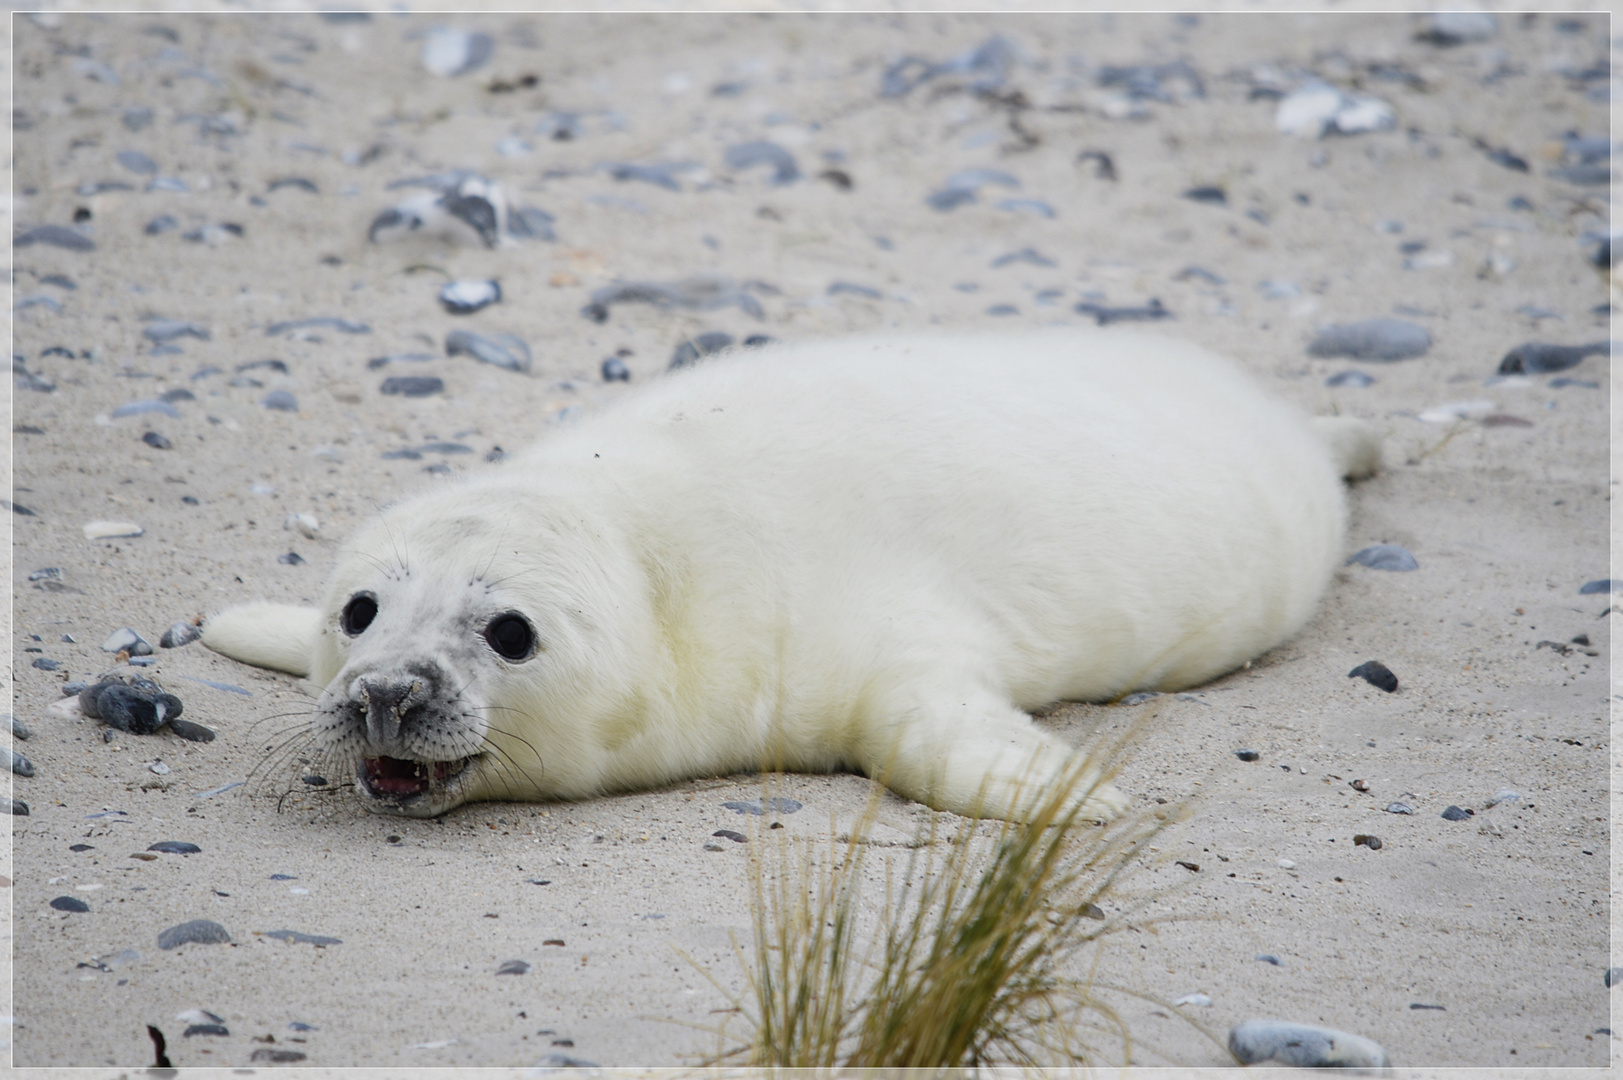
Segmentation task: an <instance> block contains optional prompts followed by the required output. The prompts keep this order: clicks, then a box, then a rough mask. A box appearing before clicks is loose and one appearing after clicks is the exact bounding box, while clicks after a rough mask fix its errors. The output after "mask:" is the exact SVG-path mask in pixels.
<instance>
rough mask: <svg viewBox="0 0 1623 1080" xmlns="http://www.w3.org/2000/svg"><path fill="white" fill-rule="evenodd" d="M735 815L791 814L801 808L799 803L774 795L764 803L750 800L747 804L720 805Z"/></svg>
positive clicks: (730, 803)
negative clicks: (769, 812) (768, 812)
mask: <svg viewBox="0 0 1623 1080" xmlns="http://www.w3.org/2000/svg"><path fill="white" fill-rule="evenodd" d="M721 805H722V806H725V807H726V808H727V809H729V810H731V811H732V812H733V813H735V814H751V815H754V816H755V817H761V816H763V815H765V814H766V812H767V811H768V810H770V811H772V812H773V813H774V814H792V813H794V812H795V811H796V810H799V809H800V808H801V805H802V804H801V803H799V802H797V801H796V800H794V799H788V798H784V797H782V796H779V795H774V796H772V797H771V798H769V799H767V800H766V801H765V802H764V803H763V802H762V800H760V799H750V800H749V801H748V802H724V803H722V804H721Z"/></svg>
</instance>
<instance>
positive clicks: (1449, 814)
mask: <svg viewBox="0 0 1623 1080" xmlns="http://www.w3.org/2000/svg"><path fill="white" fill-rule="evenodd" d="M1470 816H1471V811H1469V810H1462V809H1460V808H1459V807H1458V806H1453V805H1450V806H1449V807H1448V809H1446V810H1444V811H1443V814H1442V817H1443V820H1444V821H1464V820H1465V819H1466V818H1468V817H1470Z"/></svg>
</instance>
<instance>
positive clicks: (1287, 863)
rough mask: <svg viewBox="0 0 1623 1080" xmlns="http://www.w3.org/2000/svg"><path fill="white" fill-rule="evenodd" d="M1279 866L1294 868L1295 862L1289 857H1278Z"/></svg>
mask: <svg viewBox="0 0 1623 1080" xmlns="http://www.w3.org/2000/svg"><path fill="white" fill-rule="evenodd" d="M1279 868H1280V869H1281V870H1295V869H1296V864H1295V863H1294V862H1292V861H1291V860H1290V859H1280V860H1279Z"/></svg>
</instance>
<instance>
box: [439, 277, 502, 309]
mask: <svg viewBox="0 0 1623 1080" xmlns="http://www.w3.org/2000/svg"><path fill="white" fill-rule="evenodd" d="M501 298H502V287H501V285H500V284H498V283H497V282H494V281H451V282H447V283H446V284H445V287H444V288H442V289H440V303H441V304H443V305H444V306H445V310H446V311H449V312H450V313H451V314H452V315H471V314H473V313H474V312H475V311H478V310H479V309H480V308H486V307H489V306H490V305H491V304H494V303H496V302H497V301H499V300H501Z"/></svg>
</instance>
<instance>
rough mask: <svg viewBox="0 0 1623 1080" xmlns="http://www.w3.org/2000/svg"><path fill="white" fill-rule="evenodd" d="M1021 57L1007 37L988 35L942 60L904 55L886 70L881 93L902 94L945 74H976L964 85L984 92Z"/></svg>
mask: <svg viewBox="0 0 1623 1080" xmlns="http://www.w3.org/2000/svg"><path fill="white" fill-rule="evenodd" d="M1019 59H1020V54H1019V50H1018V49H1016V48H1015V46H1014V44H1013V43H1012V42H1010V41H1009V40H1008V39H1007V38H1004V37H990V38H987V39H986V40H985V41H983V42H981V44H979V45H977V46H975V47H974V48H973V49H970V50H968V51H966V52H963V53H960V54H959V55H957V56H955V57H953V58H951V59H950V60H943V61H941V62H939V63H932V62H930V61H929V60H925V59H924V58H922V57H918V56H904V57H902V58H901V59H900V60H897V61H896V62H894V63H892V64H891V65H890V66H889V67H887V68H886V69H885V71H884V74H883V76H882V78H881V82H880V89H879V93H880V96H881V97H887V98H892V97H902V96H903V95H905V94H907V93H908V92H909V91H910V90H912V89H913V88H914V87H915V86H918V85H920V84H921V83H925V82H928V81H929V80H931V79H936V78H940V77H941V76H943V75H967V76H973V78H972V79H970V80H969V82H968V84H967V85H966V86H965V87H964V88H965V89H967V90H970V91H971V92H981V93H984V92H985V91H988V90H993V89H996V88H997V87H999V86H1002V85H1003V83H1004V82H1005V81H1006V80H1007V78H1008V75H1009V71H1010V69H1011V68H1013V67H1014V65H1015V64H1016V63H1018V62H1019Z"/></svg>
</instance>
